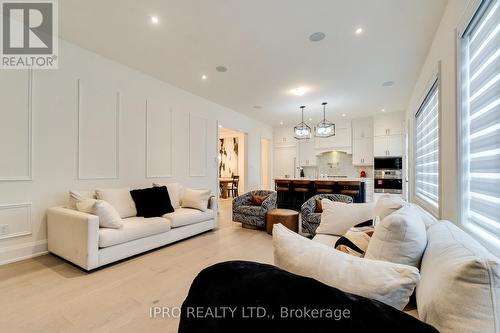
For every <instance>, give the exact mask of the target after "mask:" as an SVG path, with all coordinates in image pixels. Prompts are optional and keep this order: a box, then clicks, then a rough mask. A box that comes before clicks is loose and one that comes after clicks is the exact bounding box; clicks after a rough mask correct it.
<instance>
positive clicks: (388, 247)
mask: <svg viewBox="0 0 500 333" xmlns="http://www.w3.org/2000/svg"><path fill="white" fill-rule="evenodd" d="M426 246H427V233H426V231H425V225H424V222H423V221H422V217H421V215H420V212H419V211H418V210H417V209H416V208H414V207H413V206H411V205H408V204H407V205H404V206H403V207H402V208H400V209H399V210H398V211H396V212H394V213H392V214H391V215H389V216H387V217H386V218H384V219H383V220H382V221H381V222H380V223H379V224H378V225H377V226H376V227H375V232H374V233H373V236H372V238H371V240H370V242H369V243H368V249H367V250H366V253H365V258H367V259H373V260H384V261H389V262H393V263H397V264H404V265H410V266H414V267H419V266H420V260H421V259H422V255H423V253H424V251H425V247H426Z"/></svg>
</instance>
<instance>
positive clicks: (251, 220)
mask: <svg viewBox="0 0 500 333" xmlns="http://www.w3.org/2000/svg"><path fill="white" fill-rule="evenodd" d="M252 195H259V196H266V195H267V198H266V199H265V200H264V201H263V202H262V205H261V206H254V205H252V203H251V198H252ZM276 197H277V194H276V191H264V190H258V191H250V192H248V193H245V194H243V195H240V196H238V197H236V198H234V200H233V222H240V223H242V224H244V225H249V226H253V227H257V228H264V227H265V226H266V213H267V211H269V210H271V209H274V208H276Z"/></svg>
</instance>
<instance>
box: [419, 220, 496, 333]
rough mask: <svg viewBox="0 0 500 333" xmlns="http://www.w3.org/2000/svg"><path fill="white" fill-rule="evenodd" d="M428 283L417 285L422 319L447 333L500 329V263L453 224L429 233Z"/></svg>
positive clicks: (425, 260) (425, 263)
mask: <svg viewBox="0 0 500 333" xmlns="http://www.w3.org/2000/svg"><path fill="white" fill-rule="evenodd" d="M427 239H428V244H427V249H426V250H425V253H424V256H423V258H422V265H421V268H420V269H421V273H422V279H421V281H420V283H419V285H418V286H417V291H416V296H417V308H418V313H419V316H420V319H421V320H423V321H425V322H426V323H429V324H431V325H433V326H434V327H436V328H437V329H438V330H439V331H440V332H442V333H451V332H481V333H495V332H499V330H500V260H499V259H498V258H497V257H495V256H494V255H493V254H491V253H489V252H488V251H487V250H486V249H485V248H484V247H482V246H481V245H480V244H479V243H478V242H477V241H475V240H474V239H473V238H472V237H471V236H469V235H468V234H467V233H465V232H464V231H463V230H461V229H460V228H458V227H457V226H455V225H454V224H453V223H451V222H448V221H438V222H436V223H434V224H433V225H431V226H430V227H429V228H428V229H427Z"/></svg>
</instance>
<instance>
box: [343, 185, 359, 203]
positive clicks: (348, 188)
mask: <svg viewBox="0 0 500 333" xmlns="http://www.w3.org/2000/svg"><path fill="white" fill-rule="evenodd" d="M338 185H339V186H340V191H339V193H340V194H344V195H347V196H350V197H351V198H352V202H359V200H357V198H358V197H359V194H360V190H359V188H360V187H361V182H339V183H338ZM355 187H357V189H355Z"/></svg>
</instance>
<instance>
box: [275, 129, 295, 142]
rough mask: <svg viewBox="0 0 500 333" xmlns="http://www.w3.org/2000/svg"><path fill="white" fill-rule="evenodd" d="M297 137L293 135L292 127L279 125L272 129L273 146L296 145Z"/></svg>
mask: <svg viewBox="0 0 500 333" xmlns="http://www.w3.org/2000/svg"><path fill="white" fill-rule="evenodd" d="M297 141H298V140H297V139H295V138H294V137H293V127H279V128H275V129H274V146H275V147H283V146H286V147H289V146H296V145H297Z"/></svg>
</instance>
